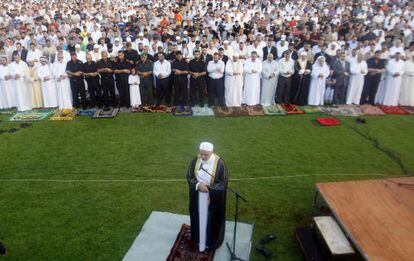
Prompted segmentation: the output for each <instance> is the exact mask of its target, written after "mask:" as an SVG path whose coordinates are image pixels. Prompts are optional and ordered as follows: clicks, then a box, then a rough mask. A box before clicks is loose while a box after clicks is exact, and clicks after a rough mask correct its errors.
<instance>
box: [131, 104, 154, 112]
mask: <svg viewBox="0 0 414 261" xmlns="http://www.w3.org/2000/svg"><path fill="white" fill-rule="evenodd" d="M132 112H153V111H152V109H151V106H150V105H142V106H138V107H133V108H132Z"/></svg>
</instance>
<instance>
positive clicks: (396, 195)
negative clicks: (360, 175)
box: [316, 177, 414, 260]
mask: <svg viewBox="0 0 414 261" xmlns="http://www.w3.org/2000/svg"><path fill="white" fill-rule="evenodd" d="M316 190H317V193H319V194H320V195H321V196H322V197H323V198H324V200H325V201H326V203H327V204H328V206H329V208H330V209H331V211H332V213H333V214H334V216H335V217H336V219H337V221H338V222H339V224H340V225H341V227H342V228H343V229H344V232H345V233H346V234H347V236H348V237H349V238H350V239H351V241H352V242H353V244H354V245H355V247H356V248H357V249H358V250H359V252H360V253H361V255H362V256H363V257H364V258H366V259H367V260H414V177H404V178H394V179H380V180H364V181H348V182H333V183H317V184H316Z"/></svg>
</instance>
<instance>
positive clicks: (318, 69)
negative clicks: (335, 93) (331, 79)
mask: <svg viewBox="0 0 414 261" xmlns="http://www.w3.org/2000/svg"><path fill="white" fill-rule="evenodd" d="M329 73H330V71H329V66H328V65H327V64H326V60H325V56H319V57H318V59H316V62H315V63H314V64H313V65H312V72H311V77H312V78H311V82H310V87H309V98H308V104H309V105H313V106H319V105H323V103H324V95H325V88H326V79H327V78H328V76H329Z"/></svg>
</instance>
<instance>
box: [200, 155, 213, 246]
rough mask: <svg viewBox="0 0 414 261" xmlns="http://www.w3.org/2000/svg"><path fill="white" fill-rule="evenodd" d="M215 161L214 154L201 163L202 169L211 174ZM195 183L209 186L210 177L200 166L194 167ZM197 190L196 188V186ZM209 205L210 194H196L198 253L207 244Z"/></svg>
mask: <svg viewBox="0 0 414 261" xmlns="http://www.w3.org/2000/svg"><path fill="white" fill-rule="evenodd" d="M216 160H218V159H217V155H216V154H214V153H213V154H212V155H211V156H210V158H209V159H208V160H207V161H201V162H200V164H202V167H203V169H205V170H207V171H208V172H209V173H213V168H214V165H215V162H216ZM196 167H197V169H198V172H197V181H198V182H199V183H200V182H201V183H206V184H210V181H211V176H210V175H208V174H207V173H205V171H204V170H201V168H200V166H196ZM197 189H198V186H197ZM209 204H210V194H209V193H208V192H201V191H199V192H198V217H199V237H200V238H199V251H200V252H203V251H204V250H205V249H206V242H207V223H208V205H209Z"/></svg>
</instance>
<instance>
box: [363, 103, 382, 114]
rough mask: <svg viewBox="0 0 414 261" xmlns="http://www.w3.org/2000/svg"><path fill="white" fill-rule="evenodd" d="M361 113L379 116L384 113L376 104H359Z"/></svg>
mask: <svg viewBox="0 0 414 261" xmlns="http://www.w3.org/2000/svg"><path fill="white" fill-rule="evenodd" d="M359 108H360V109H361V111H362V113H363V114H364V115H367V116H380V115H385V113H384V112H383V111H382V110H381V109H380V108H379V107H377V106H374V105H371V104H364V105H361V106H359Z"/></svg>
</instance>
